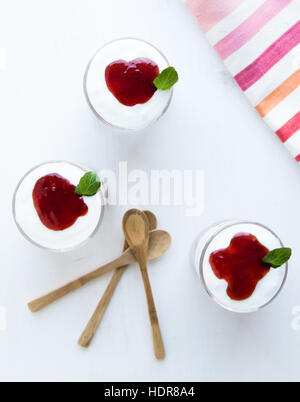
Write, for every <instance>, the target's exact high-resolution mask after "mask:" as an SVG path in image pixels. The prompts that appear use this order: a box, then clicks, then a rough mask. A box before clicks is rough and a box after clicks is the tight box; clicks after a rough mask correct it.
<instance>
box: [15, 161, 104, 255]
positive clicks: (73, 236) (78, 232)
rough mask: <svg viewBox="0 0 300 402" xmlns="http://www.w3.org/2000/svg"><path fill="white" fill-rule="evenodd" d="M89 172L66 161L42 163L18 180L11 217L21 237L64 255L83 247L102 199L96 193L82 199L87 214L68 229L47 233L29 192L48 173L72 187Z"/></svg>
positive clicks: (99, 215) (100, 215)
mask: <svg viewBox="0 0 300 402" xmlns="http://www.w3.org/2000/svg"><path fill="white" fill-rule="evenodd" d="M88 171H89V169H87V168H85V167H82V166H79V165H76V164H74V163H70V162H66V161H57V162H55V161H53V162H47V163H43V164H41V165H39V166H36V167H35V168H33V169H31V170H30V171H29V172H28V173H26V175H25V176H24V177H23V178H22V179H21V180H20V182H19V184H18V186H17V188H16V190H15V193H14V197H13V216H14V220H15V223H16V225H17V227H18V229H19V231H20V232H21V233H22V235H23V236H24V237H25V238H26V239H27V240H29V241H30V242H31V243H33V244H34V245H36V246H38V247H40V248H42V249H45V250H49V251H53V252H66V251H72V250H74V249H77V248H78V247H80V246H83V245H84V244H85V243H86V242H87V241H88V240H89V239H90V238H91V237H92V236H94V235H95V233H96V232H97V231H98V229H99V227H100V224H101V222H102V218H103V213H104V197H103V195H102V192H101V191H100V192H99V193H98V194H96V195H95V196H94V197H83V199H84V202H85V204H86V205H87V206H88V213H87V214H86V216H82V217H80V218H78V219H77V221H76V222H75V223H74V224H73V225H72V226H71V227H69V228H68V229H65V230H61V231H55V230H50V229H48V228H47V227H46V226H44V225H43V223H42V222H41V220H40V218H39V216H38V213H37V211H36V209H35V207H34V202H33V194H32V193H33V189H34V186H35V184H36V182H37V181H38V180H39V179H40V178H41V177H44V176H46V175H49V174H53V173H55V174H58V175H60V176H62V177H64V178H65V179H67V180H68V181H70V182H71V183H72V184H73V185H75V186H76V185H77V184H78V183H79V180H80V178H81V177H82V176H83V175H84V174H85V173H87V172H88Z"/></svg>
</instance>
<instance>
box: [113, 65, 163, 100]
mask: <svg viewBox="0 0 300 402" xmlns="http://www.w3.org/2000/svg"><path fill="white" fill-rule="evenodd" d="M158 75H159V67H158V65H157V64H156V63H154V62H153V61H152V60H149V59H145V58H140V59H135V60H132V61H130V62H127V61H125V60H118V61H114V62H113V63H111V64H110V65H109V66H108V67H107V68H106V71H105V80H106V85H107V87H108V89H109V90H110V92H111V93H112V94H113V95H114V96H115V97H116V98H117V99H118V101H119V102H120V103H122V105H124V106H135V105H138V104H144V103H146V102H148V101H149V100H150V99H151V98H152V96H153V95H154V93H155V92H156V90H157V89H156V87H155V85H154V84H153V81H154V80H155V78H156V77H157V76H158Z"/></svg>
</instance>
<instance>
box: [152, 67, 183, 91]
mask: <svg viewBox="0 0 300 402" xmlns="http://www.w3.org/2000/svg"><path fill="white" fill-rule="evenodd" d="M178 80H179V78H178V73H177V71H176V70H175V68H174V67H168V68H166V69H165V70H164V71H162V72H161V73H160V74H159V75H158V76H157V77H156V78H155V80H154V81H153V83H154V85H155V86H156V88H157V89H161V90H162V91H168V90H169V89H171V88H172V87H173V86H174V85H175V84H176V83H177V82H178Z"/></svg>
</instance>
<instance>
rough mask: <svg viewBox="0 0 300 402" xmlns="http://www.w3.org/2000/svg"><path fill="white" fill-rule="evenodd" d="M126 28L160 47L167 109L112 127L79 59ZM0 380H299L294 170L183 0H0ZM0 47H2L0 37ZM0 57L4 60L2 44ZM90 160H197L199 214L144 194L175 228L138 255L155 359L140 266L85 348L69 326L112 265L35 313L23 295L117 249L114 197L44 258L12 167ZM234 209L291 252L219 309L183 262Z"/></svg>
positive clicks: (79, 321) (298, 189)
mask: <svg viewBox="0 0 300 402" xmlns="http://www.w3.org/2000/svg"><path fill="white" fill-rule="evenodd" d="M124 36H134V37H140V38H143V39H146V40H148V41H150V42H151V43H153V44H154V45H156V46H158V47H159V48H161V49H162V51H163V52H164V53H165V54H166V55H167V57H168V58H169V60H170V61H171V63H172V64H173V65H175V66H176V67H177V69H178V71H179V74H180V83H179V84H178V85H177V87H176V91H175V97H174V101H173V103H172V106H171V108H170V110H169V112H168V113H167V115H166V116H165V117H164V118H163V119H162V120H161V121H160V122H159V123H158V124H156V125H155V126H154V127H152V128H151V129H149V130H147V133H145V135H144V136H134V137H132V138H128V137H124V138H123V137H120V136H116V135H115V134H113V133H112V132H111V131H110V129H107V128H105V127H102V126H101V125H99V123H98V121H97V120H96V119H95V118H94V116H93V115H92V113H91V112H90V110H89V108H88V106H87V104H86V102H85V99H84V97H83V93H82V77H83V73H84V70H85V67H86V64H87V62H88V60H89V58H90V57H91V56H92V55H93V53H94V52H95V50H96V49H97V48H98V47H99V46H101V45H102V44H104V43H106V42H107V41H110V40H112V39H115V38H118V37H124ZM0 48H2V51H1V53H2V55H3V54H4V55H5V54H6V69H4V68H3V67H4V66H3V62H2V68H1V71H0V89H1V90H0V110H1V116H0V132H1V139H2V148H1V151H2V152H1V159H0V164H1V165H0V166H1V172H2V174H1V181H2V186H1V187H2V191H1V193H2V194H1V201H0V203H1V204H0V205H1V228H0V230H1V242H2V247H1V271H0V272H1V277H0V306H2V308H5V310H6V313H7V330H6V331H0V356H1V358H0V380H3V381H6V380H9V381H16V380H20V381H219V380H221V381H243V380H255V381H256V380H258V381H259V380H264V381H279V380H289V381H291V380H299V379H300V378H299V377H300V375H299V362H300V332H297V331H295V330H293V329H292V325H291V323H292V319H293V316H292V310H293V308H294V307H295V306H300V291H299V281H300V270H299V266H300V257H299V254H298V250H299V198H300V184H299V179H300V169H299V166H297V164H296V163H295V162H294V161H293V160H292V159H291V157H290V156H289V154H288V153H287V151H286V150H285V149H284V148H283V147H282V145H281V144H280V142H279V140H277V139H276V138H275V136H274V135H273V134H272V133H271V132H270V130H269V129H268V128H267V127H266V126H265V125H264V123H263V122H262V121H261V120H260V118H259V117H258V116H257V115H256V113H255V112H254V110H252V108H251V107H249V105H248V103H247V101H246V99H245V98H244V96H243V95H242V93H241V92H240V90H239V88H238V87H237V85H236V84H235V82H234V81H233V79H232V78H231V77H230V76H229V75H228V73H227V72H225V70H224V68H223V65H222V63H221V61H220V60H219V59H218V57H217V55H216V54H215V52H214V51H213V50H212V49H211V48H210V46H209V44H208V43H207V42H206V40H205V39H204V38H203V36H202V34H201V32H200V30H199V28H198V26H197V24H196V23H195V21H194V20H193V18H192V17H191V16H190V14H189V13H188V12H187V11H186V10H185V7H184V5H183V3H182V1H180V0H142V1H141V0H109V1H103V0H64V1H59V0H52V1H40V0H27V1H26V2H25V1H21V0H9V1H8V0H1V13H0ZM3 49H5V50H3ZM2 58H3V57H2ZM53 159H54V160H57V159H66V160H70V161H73V162H78V163H82V164H85V165H89V166H91V167H92V168H94V169H103V168H106V169H115V170H116V169H117V168H118V163H119V161H128V166H129V169H144V170H145V171H147V172H148V171H150V170H151V169H170V170H171V169H201V170H203V171H204V172H205V177H206V184H205V211H204V213H203V215H202V216H200V217H197V218H188V217H186V216H185V214H184V207H164V206H161V207H155V208H153V210H154V211H155V213H157V215H158V217H159V223H160V227H161V228H164V229H166V230H168V231H169V232H170V233H171V234H172V236H173V239H174V242H173V247H172V249H171V250H170V251H169V253H168V255H166V256H165V257H163V258H162V259H161V260H160V261H159V262H156V263H154V264H152V265H151V267H150V276H151V281H152V284H153V289H154V294H155V299H156V303H157V309H158V312H159V318H160V321H161V327H162V332H163V335H164V339H165V343H166V351H167V358H166V360H165V361H163V362H157V361H155V359H154V357H153V353H152V346H151V335H150V328H149V322H148V316H147V309H146V302H145V297H144V291H143V285H142V281H141V278H140V274H139V271H138V269H137V267H132V268H131V269H130V270H129V271H128V272H127V273H126V275H125V276H124V277H123V278H122V282H121V284H120V286H119V288H118V289H117V292H116V294H115V297H114V298H113V301H112V303H111V305H110V307H109V310H108V312H107V314H106V316H105V318H104V321H103V324H102V326H101V329H100V331H99V332H98V333H97V336H96V338H95V340H94V342H93V344H92V346H91V348H90V349H89V350H82V349H80V348H79V346H77V339H78V337H79V335H80V333H81V331H82V330H83V328H84V326H85V324H86V323H87V320H88V318H89V317H90V315H91V314H92V312H93V311H94V308H95V306H96V304H97V302H98V300H99V297H100V296H101V295H102V293H103V291H104V289H105V287H106V285H107V282H108V281H109V278H110V275H107V276H106V277H104V278H102V279H99V280H98V281H96V282H95V283H92V284H90V285H89V286H87V287H86V288H84V289H81V290H79V291H78V292H77V293H74V294H72V295H70V296H68V297H67V298H65V299H64V300H62V301H60V302H58V303H56V304H55V305H53V306H51V307H49V308H48V309H46V310H45V311H43V312H41V313H39V314H37V315H32V314H31V313H30V312H29V311H28V309H27V307H26V303H27V302H28V301H29V300H31V299H33V298H35V297H37V296H40V295H42V294H44V293H45V292H48V291H50V290H53V289H54V288H56V287H58V286H60V285H63V284H64V283H65V282H67V281H69V280H71V279H73V278H76V277H77V276H78V275H80V274H84V273H86V272H88V271H89V270H91V269H94V268H95V267H97V266H98V265H101V264H102V263H105V262H107V261H109V260H110V259H111V258H114V257H116V256H117V255H118V253H119V252H120V250H121V248H122V241H123V239H122V233H121V228H120V225H121V219H122V215H123V213H124V211H125V210H126V208H127V207H126V206H122V207H110V208H108V209H107V210H106V215H105V218H104V222H103V226H102V228H101V230H100V232H99V234H98V235H97V236H96V237H95V238H94V239H93V240H92V241H91V242H90V243H89V244H88V245H87V246H86V247H84V248H82V249H80V250H78V251H76V252H73V253H69V254H66V255H52V254H50V253H47V252H44V251H42V250H39V249H37V248H35V247H34V246H32V245H31V244H29V243H28V242H27V241H26V240H25V239H24V238H23V237H22V236H21V235H20V233H19V232H18V231H17V229H16V227H15V225H14V222H13V219H12V214H11V200H12V194H13V191H14V188H15V186H16V184H17V181H18V180H19V179H20V177H21V176H22V175H23V174H24V173H25V172H26V171H27V170H28V169H30V168H31V167H32V166H34V165H36V164H38V163H40V162H44V161H47V160H53ZM229 218H241V219H250V220H255V221H260V222H262V223H264V224H266V225H268V226H270V227H272V228H273V229H274V230H275V231H276V232H277V233H278V234H279V235H280V236H281V237H282V239H283V240H284V242H285V243H286V244H287V245H289V246H291V247H292V248H293V250H294V257H293V260H292V262H291V265H290V274H289V278H288V282H287V284H286V287H285V289H284V291H283V293H282V294H281V296H280V297H279V298H278V299H277V300H276V301H275V302H274V303H273V304H272V305H271V306H270V307H268V308H266V309H265V310H263V311H261V312H259V313H256V314H254V315H248V316H239V315H234V314H231V313H229V312H226V311H223V310H222V309H221V308H219V307H218V306H217V305H215V304H214V303H213V302H212V301H211V300H210V299H209V298H208V297H207V295H206V294H205V292H204V290H203V288H202V285H201V283H200V281H199V280H198V278H197V276H196V274H195V272H194V271H193V269H192V268H191V265H190V260H189V257H190V249H191V245H192V242H193V240H194V239H195V237H196V236H197V234H198V233H199V232H200V231H202V230H203V229H204V228H205V227H207V226H208V225H211V224H212V223H214V222H217V221H220V220H223V219H229Z"/></svg>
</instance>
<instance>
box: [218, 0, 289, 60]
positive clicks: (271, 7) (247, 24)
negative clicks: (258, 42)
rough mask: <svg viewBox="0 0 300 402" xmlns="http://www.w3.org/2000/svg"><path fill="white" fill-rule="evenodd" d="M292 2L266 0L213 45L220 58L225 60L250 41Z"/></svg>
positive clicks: (286, 0)
mask: <svg viewBox="0 0 300 402" xmlns="http://www.w3.org/2000/svg"><path fill="white" fill-rule="evenodd" d="M291 2H292V0H268V1H266V2H265V3H264V4H263V5H262V6H261V7H259V9H258V10H256V12H255V13H254V14H252V15H251V16H250V17H249V18H247V19H246V21H244V22H243V23H242V24H241V25H240V26H239V27H237V28H236V29H235V30H234V31H232V32H231V33H230V34H229V35H227V36H225V38H224V39H222V40H221V41H220V42H219V43H217V44H216V45H215V49H216V51H217V52H218V53H219V55H220V57H221V58H222V59H223V60H225V59H227V57H229V56H231V55H232V54H233V53H235V52H236V51H237V50H239V49H240V48H241V47H242V46H243V45H245V43H247V42H248V41H249V40H250V39H252V38H253V37H254V36H255V35H256V34H257V33H258V32H259V31H260V30H261V29H262V28H263V27H264V26H265V25H266V24H267V23H268V22H269V21H271V20H272V19H273V18H274V17H275V16H276V15H277V14H278V13H279V12H280V11H282V10H283V9H284V8H285V7H286V6H287V5H288V4H290V3H291Z"/></svg>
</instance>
